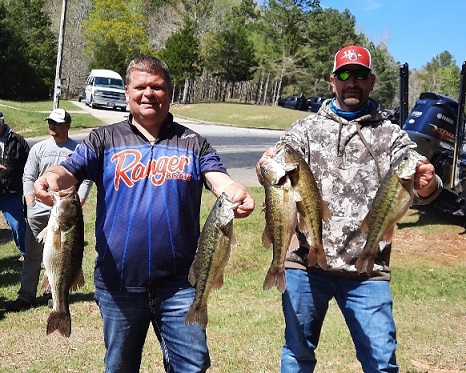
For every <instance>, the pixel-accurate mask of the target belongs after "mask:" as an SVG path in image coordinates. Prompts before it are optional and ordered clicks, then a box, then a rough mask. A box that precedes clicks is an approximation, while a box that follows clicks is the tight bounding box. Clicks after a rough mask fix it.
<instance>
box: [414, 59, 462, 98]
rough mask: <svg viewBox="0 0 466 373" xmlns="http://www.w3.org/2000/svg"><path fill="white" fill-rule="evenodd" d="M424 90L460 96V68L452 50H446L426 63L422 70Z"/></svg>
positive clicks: (454, 96) (455, 96)
mask: <svg viewBox="0 0 466 373" xmlns="http://www.w3.org/2000/svg"><path fill="white" fill-rule="evenodd" d="M419 76H420V78H421V80H422V90H423V91H429V92H436V93H441V94H444V95H447V96H451V97H453V98H455V99H457V98H458V94H459V92H458V87H459V82H460V69H459V67H458V65H457V64H456V62H455V60H454V58H453V56H452V55H451V53H450V52H448V51H444V52H442V53H440V54H438V55H437V56H435V57H434V58H432V60H431V61H430V62H428V63H427V64H426V67H425V72H420V73H419Z"/></svg>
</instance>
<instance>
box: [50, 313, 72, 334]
mask: <svg viewBox="0 0 466 373" xmlns="http://www.w3.org/2000/svg"><path fill="white" fill-rule="evenodd" d="M55 330H58V332H59V333H60V334H61V335H62V336H64V337H69V336H70V335H71V315H70V314H69V313H65V312H57V311H52V312H50V315H49V319H48V321H47V335H49V334H51V333H53V332H54V331H55Z"/></svg>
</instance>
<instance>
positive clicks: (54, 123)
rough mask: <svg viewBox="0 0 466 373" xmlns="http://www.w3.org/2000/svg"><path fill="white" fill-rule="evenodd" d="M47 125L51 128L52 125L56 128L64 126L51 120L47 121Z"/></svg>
mask: <svg viewBox="0 0 466 373" xmlns="http://www.w3.org/2000/svg"><path fill="white" fill-rule="evenodd" d="M47 123H48V124H49V126H50V125H51V124H53V125H54V126H61V125H62V124H63V123H57V122H55V121H54V120H52V119H49V120H48V121H47Z"/></svg>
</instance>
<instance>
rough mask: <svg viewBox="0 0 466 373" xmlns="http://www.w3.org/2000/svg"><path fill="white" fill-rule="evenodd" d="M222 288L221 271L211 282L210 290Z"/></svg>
mask: <svg viewBox="0 0 466 373" xmlns="http://www.w3.org/2000/svg"><path fill="white" fill-rule="evenodd" d="M222 286H223V269H222V270H221V271H219V272H218V273H217V274H216V275H215V277H214V278H213V280H212V289H220V288H221V287H222Z"/></svg>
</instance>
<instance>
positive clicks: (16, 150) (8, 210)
mask: <svg viewBox="0 0 466 373" xmlns="http://www.w3.org/2000/svg"><path fill="white" fill-rule="evenodd" d="M28 154H29V145H28V143H27V142H26V140H25V139H24V138H23V137H22V136H20V135H18V134H17V133H15V132H13V130H12V129H11V128H10V126H8V124H6V123H5V119H4V118H3V113H1V112H0V209H1V210H2V213H3V216H4V217H5V220H6V222H7V224H8V225H9V227H10V228H11V233H12V234H13V239H14V240H15V244H16V247H17V248H18V250H19V253H20V256H19V260H20V261H23V260H24V254H25V235H26V221H25V219H24V209H23V183H22V180H21V177H22V175H23V169H24V165H25V164H26V160H27V157H28Z"/></svg>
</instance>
